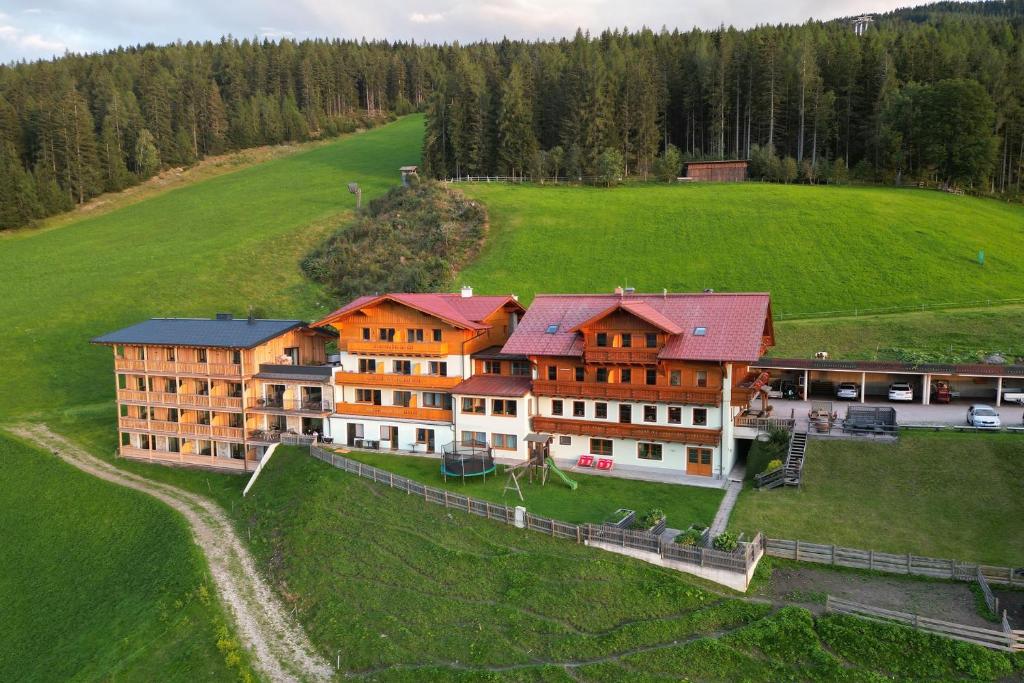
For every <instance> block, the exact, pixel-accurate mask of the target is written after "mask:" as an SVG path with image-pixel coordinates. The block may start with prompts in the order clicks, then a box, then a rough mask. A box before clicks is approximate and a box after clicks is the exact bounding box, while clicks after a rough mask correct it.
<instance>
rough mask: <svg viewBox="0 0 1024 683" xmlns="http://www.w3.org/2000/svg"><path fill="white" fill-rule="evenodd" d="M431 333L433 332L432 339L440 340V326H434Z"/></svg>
mask: <svg viewBox="0 0 1024 683" xmlns="http://www.w3.org/2000/svg"><path fill="white" fill-rule="evenodd" d="M433 333H434V341H436V342H439V341H441V339H442V336H441V328H440V327H435V328H434V330H433Z"/></svg>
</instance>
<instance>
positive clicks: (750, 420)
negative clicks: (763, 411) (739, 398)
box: [733, 415, 796, 431]
mask: <svg viewBox="0 0 1024 683" xmlns="http://www.w3.org/2000/svg"><path fill="white" fill-rule="evenodd" d="M733 424H734V425H735V426H737V427H750V428H752V429H757V430H760V431H764V430H768V429H772V428H773V427H777V428H780V429H793V425H795V424H796V420H795V419H793V418H792V417H754V416H753V415H737V416H736V417H734V418H733Z"/></svg>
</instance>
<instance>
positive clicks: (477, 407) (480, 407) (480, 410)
mask: <svg viewBox="0 0 1024 683" xmlns="http://www.w3.org/2000/svg"><path fill="white" fill-rule="evenodd" d="M462 412H464V413H476V414H477V415H484V414H486V413H487V399H485V398H472V397H470V396H463V397H462Z"/></svg>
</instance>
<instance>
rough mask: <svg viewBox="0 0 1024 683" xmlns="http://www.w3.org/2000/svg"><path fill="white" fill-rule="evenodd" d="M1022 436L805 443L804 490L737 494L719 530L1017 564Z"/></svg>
mask: <svg viewBox="0 0 1024 683" xmlns="http://www.w3.org/2000/svg"><path fill="white" fill-rule="evenodd" d="M1022 453H1024V438H1022V437H1021V436H1019V435H1016V434H936V433H928V432H924V433H910V434H901V435H900V439H899V442H897V443H895V444H891V443H876V442H866V441H860V440H852V441H824V440H816V439H812V440H811V441H810V442H809V445H808V450H807V460H806V465H805V467H806V469H805V475H804V486H803V487H802V488H801V489H799V490H797V489H793V488H786V489H776V490H772V491H764V492H759V491H756V490H752V489H750V488H748V489H745V490H744V491H743V492H742V493H741V494H740V499H739V501H738V502H737V504H736V508H735V509H734V510H733V513H732V518H731V519H730V522H729V526H730V527H731V528H733V529H739V530H745V531H756V530H761V531H764V532H765V533H766V534H767V535H769V536H774V537H777V538H785V539H791V540H801V541H810V542H814V543H827V544H832V543H834V544H836V545H842V546H846V547H853V548H861V549H863V550H880V551H885V552H892V553H913V554H915V555H924V556H928V557H937V558H949V559H956V560H964V561H973V562H983V563H988V564H995V565H1002V566H1015V567H1019V566H1021V565H1024V524H1021V520H1022V519H1024V496H1021V491H1022V490H1024V468H1022V467H1021V455H1022Z"/></svg>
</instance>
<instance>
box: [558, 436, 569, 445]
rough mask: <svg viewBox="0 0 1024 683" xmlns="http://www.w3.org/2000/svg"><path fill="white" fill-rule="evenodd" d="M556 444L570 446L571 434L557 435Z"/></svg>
mask: <svg viewBox="0 0 1024 683" xmlns="http://www.w3.org/2000/svg"><path fill="white" fill-rule="evenodd" d="M558 445H559V446H571V445H572V437H571V436H560V437H558Z"/></svg>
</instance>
